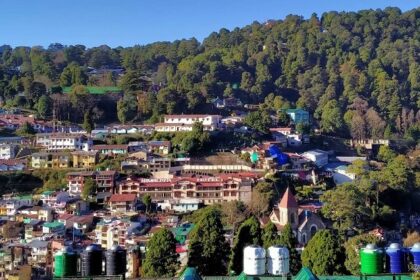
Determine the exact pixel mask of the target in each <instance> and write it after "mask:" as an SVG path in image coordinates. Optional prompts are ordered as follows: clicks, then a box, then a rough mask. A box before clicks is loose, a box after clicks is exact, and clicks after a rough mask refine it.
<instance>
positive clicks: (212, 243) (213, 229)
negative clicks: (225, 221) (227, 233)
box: [188, 208, 229, 275]
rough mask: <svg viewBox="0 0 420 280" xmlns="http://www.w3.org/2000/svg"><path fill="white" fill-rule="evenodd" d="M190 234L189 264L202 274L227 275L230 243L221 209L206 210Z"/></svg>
mask: <svg viewBox="0 0 420 280" xmlns="http://www.w3.org/2000/svg"><path fill="white" fill-rule="evenodd" d="M190 236H191V237H190V245H189V248H190V253H189V257H188V266H192V267H196V268H197V270H198V271H199V273H200V274H201V275H226V271H227V261H228V260H227V257H228V252H229V244H228V243H227V242H226V240H225V237H224V231H223V225H222V222H221V213H220V211H219V210H216V209H215V208H211V209H210V211H206V212H205V213H204V215H202V217H201V219H200V220H199V221H198V223H197V224H196V225H195V228H194V229H193V230H192V232H191V235H190Z"/></svg>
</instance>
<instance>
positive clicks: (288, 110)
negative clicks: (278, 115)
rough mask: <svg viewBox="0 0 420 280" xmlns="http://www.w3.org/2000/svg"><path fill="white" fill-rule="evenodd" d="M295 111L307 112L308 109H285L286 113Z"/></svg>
mask: <svg viewBox="0 0 420 280" xmlns="http://www.w3.org/2000/svg"><path fill="white" fill-rule="evenodd" d="M296 112H305V113H307V112H308V111H306V110H304V109H301V108H296V109H287V110H286V113H296Z"/></svg>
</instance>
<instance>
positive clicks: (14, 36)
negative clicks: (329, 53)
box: [0, 0, 420, 47]
mask: <svg viewBox="0 0 420 280" xmlns="http://www.w3.org/2000/svg"><path fill="white" fill-rule="evenodd" d="M388 6H392V7H399V8H400V9H401V10H402V11H406V10H410V9H412V8H416V7H418V6H420V1H419V0H400V1H390V0H205V1H204V0H148V1H144V0H5V1H1V6H0V7H1V8H0V26H1V28H0V45H1V44H10V45H12V46H19V45H27V46H33V45H43V46H48V45H49V44H50V43H54V42H58V43H62V44H65V45H69V44H84V45H86V46H89V47H91V46H98V45H101V44H108V45H109V46H111V47H116V46H131V45H134V44H146V43H151V42H155V41H173V40H176V39H182V38H191V37H196V38H197V39H198V40H200V41H201V40H202V39H203V38H205V37H206V36H208V35H209V34H210V33H211V32H212V31H218V30H219V29H220V28H222V27H225V28H228V29H230V30H231V29H233V28H235V27H237V26H239V27H242V26H245V25H247V24H249V23H252V22H253V21H254V20H257V21H260V22H263V21H265V20H268V19H282V18H284V17H285V16H286V15H288V14H297V15H303V16H304V17H305V18H307V17H309V16H310V15H311V14H312V13H313V12H316V13H317V14H318V15H319V16H320V15H321V14H322V13H323V12H325V11H332V10H334V11H357V10H361V9H377V8H384V7H388Z"/></svg>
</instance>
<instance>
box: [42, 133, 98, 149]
mask: <svg viewBox="0 0 420 280" xmlns="http://www.w3.org/2000/svg"><path fill="white" fill-rule="evenodd" d="M36 144H37V145H38V146H41V147H44V148H46V149H47V150H50V151H60V150H69V151H75V150H83V151H89V150H90V149H91V147H92V144H93V143H92V139H90V138H88V137H86V136H84V135H82V134H68V133H62V134H53V133H42V134H41V133H39V134H37V135H36Z"/></svg>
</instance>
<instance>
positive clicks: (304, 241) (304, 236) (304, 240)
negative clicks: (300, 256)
mask: <svg viewBox="0 0 420 280" xmlns="http://www.w3.org/2000/svg"><path fill="white" fill-rule="evenodd" d="M302 243H304V244H305V243H306V233H304V234H302Z"/></svg>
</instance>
